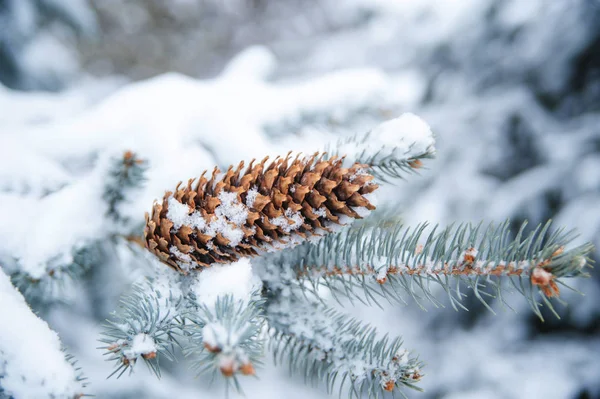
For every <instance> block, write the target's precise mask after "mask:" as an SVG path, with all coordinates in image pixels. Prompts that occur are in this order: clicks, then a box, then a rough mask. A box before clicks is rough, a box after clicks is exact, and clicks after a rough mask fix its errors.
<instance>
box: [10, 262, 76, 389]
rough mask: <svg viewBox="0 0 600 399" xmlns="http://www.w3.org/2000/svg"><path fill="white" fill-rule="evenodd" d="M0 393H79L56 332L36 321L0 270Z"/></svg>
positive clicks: (71, 368)
mask: <svg viewBox="0 0 600 399" xmlns="http://www.w3.org/2000/svg"><path fill="white" fill-rule="evenodd" d="M0 303H2V306H0V319H2V323H0V391H1V392H3V393H4V394H7V395H9V396H10V397H15V398H42V397H55V398H63V399H70V398H73V397H75V396H76V394H78V393H81V390H82V387H81V386H79V385H78V384H77V383H76V382H75V381H76V380H75V378H76V374H75V370H74V369H73V367H72V366H71V364H69V362H67V361H66V360H65V354H64V353H63V352H62V351H61V342H60V340H59V338H58V335H57V334H56V332H54V331H52V330H51V329H50V328H49V327H48V324H47V323H46V322H45V321H43V320H41V319H40V318H38V317H37V316H36V315H35V314H34V313H33V312H32V311H31V309H30V308H29V306H28V305H27V304H26V303H25V300H24V298H23V296H22V295H21V294H20V293H19V292H18V291H17V290H16V289H15V288H14V287H13V286H12V285H11V283H10V280H9V278H8V276H7V275H6V274H5V273H4V272H3V271H2V269H1V268H0Z"/></svg>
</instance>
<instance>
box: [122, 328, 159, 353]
mask: <svg viewBox="0 0 600 399" xmlns="http://www.w3.org/2000/svg"><path fill="white" fill-rule="evenodd" d="M156 351H157V348H156V343H155V342H154V340H153V339H152V337H151V336H149V335H148V334H144V333H139V334H136V335H135V337H133V339H132V340H131V344H130V345H129V348H127V349H125V350H124V351H123V355H125V357H126V358H127V359H137V358H138V357H139V356H141V355H147V354H149V353H155V352H156Z"/></svg>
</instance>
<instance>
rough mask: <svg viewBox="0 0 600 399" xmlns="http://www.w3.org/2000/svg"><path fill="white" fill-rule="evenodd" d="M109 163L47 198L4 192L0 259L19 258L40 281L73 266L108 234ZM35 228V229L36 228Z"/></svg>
mask: <svg viewBox="0 0 600 399" xmlns="http://www.w3.org/2000/svg"><path fill="white" fill-rule="evenodd" d="M107 162H108V159H103V160H102V161H101V162H99V166H98V167H97V168H96V170H94V171H93V172H91V173H89V174H87V175H85V176H83V177H81V178H79V179H78V180H76V181H74V182H73V183H72V184H70V185H68V186H66V187H64V188H63V189H61V190H59V191H56V192H53V193H51V194H49V195H47V196H45V197H43V198H41V199H39V200H38V199H36V198H33V197H23V196H20V195H15V194H0V197H1V202H2V204H3V206H2V207H0V219H1V220H2V224H3V226H6V227H9V228H1V229H0V241H2V243H3V245H2V248H0V259H1V258H2V257H3V256H7V257H11V258H14V259H16V260H17V261H18V263H19V266H20V267H21V269H22V270H23V271H24V272H26V273H27V274H28V275H29V276H31V277H32V278H35V279H39V278H41V277H43V276H44V275H45V274H46V273H47V270H49V269H50V268H51V267H56V266H64V265H70V264H71V263H72V262H73V253H74V252H75V251H76V250H77V249H79V248H82V247H84V246H86V245H89V244H90V242H92V241H93V240H95V239H97V238H99V237H102V236H103V235H105V234H106V231H107V225H106V220H105V218H104V215H105V212H106V208H107V205H106V203H105V202H104V201H103V200H102V194H103V189H104V185H103V183H104V178H105V176H106V170H108V167H107ZM33 226H35V228H33Z"/></svg>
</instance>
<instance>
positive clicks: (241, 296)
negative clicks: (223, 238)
mask: <svg viewBox="0 0 600 399" xmlns="http://www.w3.org/2000/svg"><path fill="white" fill-rule="evenodd" d="M261 285H262V283H261V281H260V279H259V278H258V277H256V276H255V275H254V274H253V273H252V265H251V263H250V260H249V259H248V258H241V259H240V260H238V261H237V262H234V263H229V264H215V265H213V266H211V267H209V268H206V269H203V270H202V273H198V276H197V277H196V281H195V282H194V284H193V287H192V290H193V292H194V294H195V295H196V298H197V301H198V304H200V305H205V306H207V307H209V308H212V307H213V306H214V305H215V303H216V301H217V298H218V297H219V296H225V295H232V296H233V298H234V299H236V300H241V301H249V300H250V299H251V298H252V295H253V294H254V293H255V292H256V291H257V290H259V289H260V288H261Z"/></svg>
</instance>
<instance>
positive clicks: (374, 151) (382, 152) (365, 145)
mask: <svg viewBox="0 0 600 399" xmlns="http://www.w3.org/2000/svg"><path fill="white" fill-rule="evenodd" d="M337 152H338V153H339V154H343V155H347V156H348V158H347V159H348V160H349V161H352V162H354V161H356V160H357V159H365V160H366V159H371V160H372V162H376V161H377V160H383V159H385V158H388V157H390V156H393V157H394V158H395V159H397V160H409V159H413V158H417V157H420V156H424V155H426V154H433V153H434V152H435V138H434V137H433V133H432V131H431V128H430V127H429V125H428V124H427V123H426V122H425V121H423V119H421V118H419V117H418V116H417V115H415V114H412V113H404V114H402V115H400V116H399V117H398V118H395V119H391V120H388V121H386V122H383V123H381V124H380V125H378V126H377V127H376V128H375V129H373V130H371V132H370V133H369V135H368V137H367V138H366V140H364V142H361V143H357V142H356V141H349V142H347V143H341V144H340V145H339V146H338V148H337Z"/></svg>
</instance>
